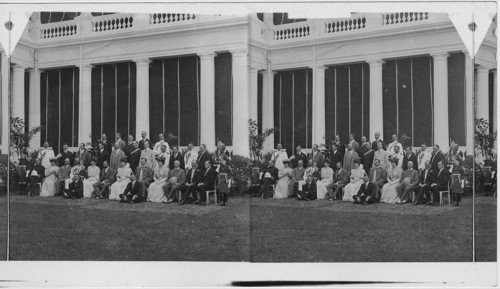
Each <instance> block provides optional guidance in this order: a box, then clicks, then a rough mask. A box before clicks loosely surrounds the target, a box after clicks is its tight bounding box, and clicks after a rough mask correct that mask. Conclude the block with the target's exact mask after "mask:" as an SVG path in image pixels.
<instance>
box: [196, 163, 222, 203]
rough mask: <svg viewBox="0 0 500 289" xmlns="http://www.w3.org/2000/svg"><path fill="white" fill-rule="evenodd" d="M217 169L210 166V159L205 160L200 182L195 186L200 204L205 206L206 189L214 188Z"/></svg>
mask: <svg viewBox="0 0 500 289" xmlns="http://www.w3.org/2000/svg"><path fill="white" fill-rule="evenodd" d="M217 174H218V173H217V171H216V170H215V168H214V167H213V166H212V161H210V160H207V161H205V171H204V173H203V178H202V179H201V182H199V183H198V185H197V188H198V192H199V193H200V206H205V205H206V202H207V200H206V199H207V195H206V193H205V192H206V191H207V190H213V189H215V180H217Z"/></svg>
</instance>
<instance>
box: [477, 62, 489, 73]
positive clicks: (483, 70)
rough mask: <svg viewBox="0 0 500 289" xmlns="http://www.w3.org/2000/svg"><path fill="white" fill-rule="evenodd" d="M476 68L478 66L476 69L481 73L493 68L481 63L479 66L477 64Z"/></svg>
mask: <svg viewBox="0 0 500 289" xmlns="http://www.w3.org/2000/svg"><path fill="white" fill-rule="evenodd" d="M475 68H476V70H477V72H478V73H481V72H482V73H489V72H490V69H491V68H489V67H487V66H484V65H481V64H480V65H478V66H476V67H475Z"/></svg>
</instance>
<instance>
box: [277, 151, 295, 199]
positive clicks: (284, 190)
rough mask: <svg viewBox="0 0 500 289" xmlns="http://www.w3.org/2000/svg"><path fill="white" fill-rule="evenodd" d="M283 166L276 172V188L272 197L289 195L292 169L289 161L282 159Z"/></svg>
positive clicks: (278, 197) (279, 197)
mask: <svg viewBox="0 0 500 289" xmlns="http://www.w3.org/2000/svg"><path fill="white" fill-rule="evenodd" d="M283 166H284V168H283V169H282V170H280V171H279V172H278V178H279V181H278V183H277V184H276V190H275V192H274V196H273V198H275V199H284V198H288V196H289V195H290V189H291V187H290V184H291V183H292V174H293V169H292V168H290V161H289V160H284V161H283Z"/></svg>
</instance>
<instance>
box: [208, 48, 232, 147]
mask: <svg viewBox="0 0 500 289" xmlns="http://www.w3.org/2000/svg"><path fill="white" fill-rule="evenodd" d="M231 70H232V55H231V53H219V54H217V56H216V57H215V136H216V139H217V140H220V141H222V142H223V143H225V144H226V145H228V146H231V145H232V143H233V137H232V72H231ZM210 145H215V144H207V146H209V147H210Z"/></svg>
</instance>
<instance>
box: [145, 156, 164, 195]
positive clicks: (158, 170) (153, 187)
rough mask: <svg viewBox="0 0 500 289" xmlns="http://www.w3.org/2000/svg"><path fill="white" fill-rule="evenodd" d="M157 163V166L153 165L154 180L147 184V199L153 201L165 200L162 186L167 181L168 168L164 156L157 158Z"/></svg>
mask: <svg viewBox="0 0 500 289" xmlns="http://www.w3.org/2000/svg"><path fill="white" fill-rule="evenodd" d="M157 164H158V166H157V167H155V173H154V182H152V183H151V184H150V185H149V189H148V199H147V201H148V202H154V203H161V202H167V197H166V196H165V193H164V191H163V187H164V186H165V184H166V183H167V178H168V172H169V169H168V166H166V165H165V159H164V158H159V159H158V161H157Z"/></svg>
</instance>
